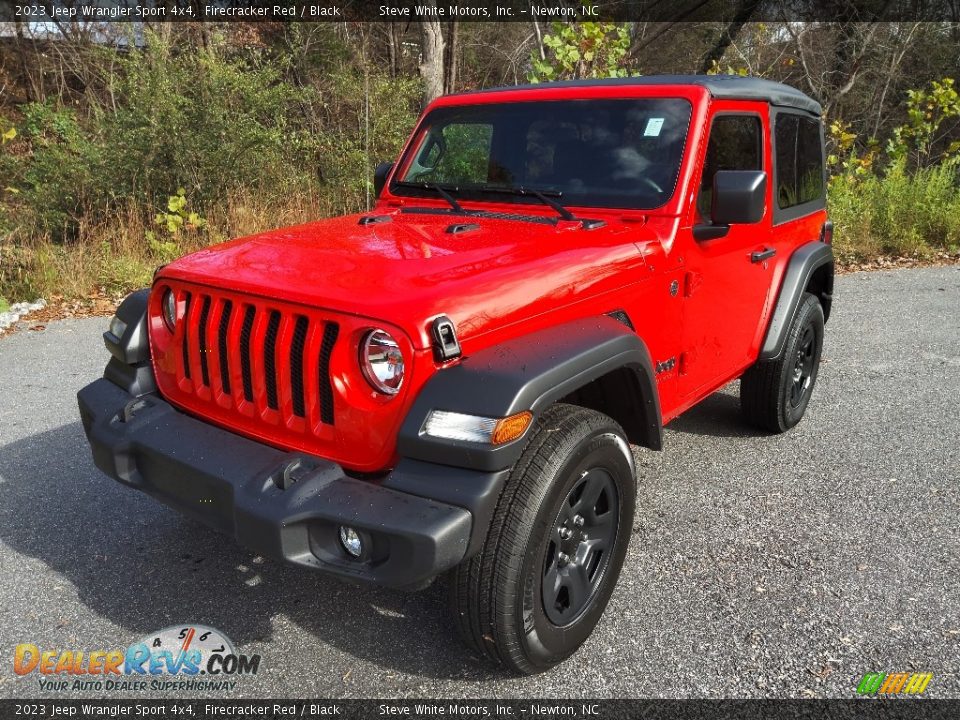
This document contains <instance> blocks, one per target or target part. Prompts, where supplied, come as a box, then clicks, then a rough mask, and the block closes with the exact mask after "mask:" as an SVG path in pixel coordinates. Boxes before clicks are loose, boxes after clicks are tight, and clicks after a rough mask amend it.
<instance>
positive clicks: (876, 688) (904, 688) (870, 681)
mask: <svg viewBox="0 0 960 720" xmlns="http://www.w3.org/2000/svg"><path fill="white" fill-rule="evenodd" d="M932 679H933V673H905V672H902V673H882V672H869V673H867V674H866V675H864V676H863V678H862V679H861V680H860V684H859V685H857V694H858V695H921V694H923V691H924V690H926V689H927V685H929V684H930V681H931V680H932Z"/></svg>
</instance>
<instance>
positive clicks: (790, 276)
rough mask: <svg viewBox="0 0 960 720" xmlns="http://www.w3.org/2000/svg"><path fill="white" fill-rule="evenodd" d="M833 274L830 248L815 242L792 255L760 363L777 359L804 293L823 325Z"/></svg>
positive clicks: (798, 249)
mask: <svg viewBox="0 0 960 720" xmlns="http://www.w3.org/2000/svg"><path fill="white" fill-rule="evenodd" d="M833 274H834V270H833V247H832V246H830V245H828V244H827V243H823V242H820V241H818V240H815V241H811V242H809V243H806V244H805V245H801V246H800V247H799V248H797V250H796V251H794V253H793V255H792V256H791V257H790V261H789V263H788V264H787V269H786V271H785V272H784V274H783V282H782V283H781V284H780V292H779V294H778V296H777V302H776V305H775V306H774V310H773V314H772V315H771V318H770V325H769V326H768V327H767V334H766V337H765V338H764V341H763V345H762V346H761V349H760V359H761V360H775V359H776V358H778V357H780V354H781V353H782V352H783V348H784V345H785V344H786V340H787V333H788V332H789V330H790V324H791V323H792V322H793V318H794V316H795V315H796V313H797V308H799V307H800V301H801V300H802V299H803V295H804V293H807V292H810V293H813V294H814V295H816V296H817V298H818V299H819V300H820V304H821V306H822V307H823V317H824V320H825V321H826V319H827V318H828V317H829V316H830V310H831V306H832V304H833Z"/></svg>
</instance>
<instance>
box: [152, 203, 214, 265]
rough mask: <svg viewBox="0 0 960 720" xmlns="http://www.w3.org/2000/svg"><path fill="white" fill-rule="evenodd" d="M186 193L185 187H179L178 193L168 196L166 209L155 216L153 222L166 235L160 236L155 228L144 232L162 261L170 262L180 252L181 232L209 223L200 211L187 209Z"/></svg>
mask: <svg viewBox="0 0 960 720" xmlns="http://www.w3.org/2000/svg"><path fill="white" fill-rule="evenodd" d="M185 193H186V190H184V189H183V188H177V194H176V195H171V196H170V197H168V198H167V205H166V209H165V210H164V211H161V212H158V213H157V214H156V215H154V217H153V224H154V225H157V226H159V227H160V228H161V229H162V230H164V231H166V237H158V236H157V234H156V233H155V232H154V231H153V230H147V231H146V232H145V233H144V235H145V236H146V238H147V243H148V244H149V245H150V250H151V251H152V252H153V254H154V255H156V257H157V258H158V259H159V260H160V261H161V262H170V261H171V260H173V259H174V258H176V257H177V255H178V254H180V243H179V242H178V240H179V238H180V235H181V233H183V232H187V233H191V232H195V231H196V230H199V229H201V228H203V227H206V225H207V221H206V220H204V219H203V218H202V217H200V215H199V214H198V213H196V212H194V211H193V210H188V209H187V198H186V194H185Z"/></svg>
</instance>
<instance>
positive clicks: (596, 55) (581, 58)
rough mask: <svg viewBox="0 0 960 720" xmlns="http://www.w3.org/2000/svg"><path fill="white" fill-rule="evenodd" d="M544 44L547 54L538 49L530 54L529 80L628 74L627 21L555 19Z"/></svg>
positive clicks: (605, 76) (543, 80)
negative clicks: (626, 66)
mask: <svg viewBox="0 0 960 720" xmlns="http://www.w3.org/2000/svg"><path fill="white" fill-rule="evenodd" d="M543 45H544V48H545V51H546V55H547V57H546V58H541V57H540V55H539V54H538V53H537V51H536V50H534V51H533V53H532V54H531V56H530V64H531V70H530V73H529V75H528V76H527V77H528V79H529V80H530V82H535V83H536V82H545V81H550V80H577V79H580V78H612V77H626V76H627V70H626V68H625V67H624V62H625V60H626V56H627V51H628V50H629V49H630V34H629V30H628V28H627V26H626V25H625V24H617V23H601V22H574V23H563V22H554V23H553V26H552V30H551V32H550V34H548V35H544V37H543Z"/></svg>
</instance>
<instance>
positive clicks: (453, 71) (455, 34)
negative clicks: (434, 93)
mask: <svg viewBox="0 0 960 720" xmlns="http://www.w3.org/2000/svg"><path fill="white" fill-rule="evenodd" d="M448 34H449V36H450V42H449V43H448V44H447V52H446V62H445V63H444V69H443V91H444V92H446V93H452V92H455V91H456V89H457V64H458V63H457V55H458V54H459V52H460V47H459V40H460V23H459V22H457V21H456V20H454V21H452V22H451V23H450V25H449V32H448Z"/></svg>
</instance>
